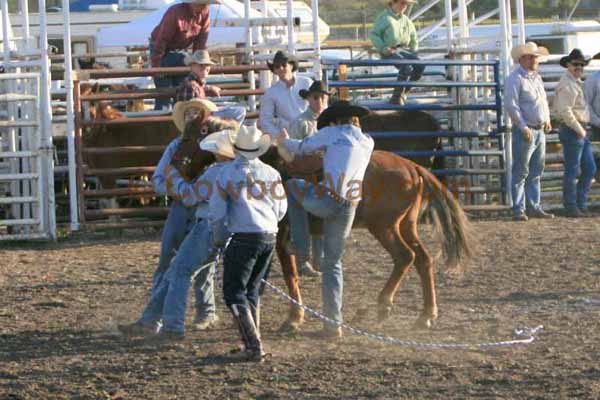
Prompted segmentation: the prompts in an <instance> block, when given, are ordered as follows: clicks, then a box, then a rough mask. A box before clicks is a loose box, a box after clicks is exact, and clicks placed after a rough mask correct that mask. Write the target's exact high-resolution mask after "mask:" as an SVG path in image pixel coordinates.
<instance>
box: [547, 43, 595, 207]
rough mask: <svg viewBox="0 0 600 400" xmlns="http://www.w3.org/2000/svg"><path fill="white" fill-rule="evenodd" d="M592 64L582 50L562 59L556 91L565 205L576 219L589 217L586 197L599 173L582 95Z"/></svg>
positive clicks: (577, 50)
mask: <svg viewBox="0 0 600 400" xmlns="http://www.w3.org/2000/svg"><path fill="white" fill-rule="evenodd" d="M589 62H590V59H589V57H585V56H584V55H583V53H582V52H581V50H579V49H573V50H572V51H571V53H569V55H568V56H565V57H563V58H561V59H560V65H561V66H562V67H564V68H567V71H566V72H565V73H564V75H563V76H562V77H561V78H560V81H559V82H558V86H557V87H556V89H554V107H553V108H554V112H555V114H556V116H557V117H558V119H559V120H560V127H559V131H558V135H559V138H560V143H561V144H562V148H563V155H564V159H565V161H564V163H565V174H564V177H563V204H564V207H565V211H566V215H567V216H569V217H573V218H578V217H584V216H587V215H588V214H589V211H588V209H587V197H588V193H589V191H590V187H591V185H592V180H593V178H594V174H595V173H596V163H595V162H594V155H593V153H592V145H591V143H590V139H589V135H588V123H589V122H590V110H589V107H588V104H587V103H586V100H585V95H584V93H583V82H582V80H581V78H582V77H583V69H584V67H585V66H586V65H588V63H589Z"/></svg>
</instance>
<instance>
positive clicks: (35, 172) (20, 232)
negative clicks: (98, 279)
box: [0, 72, 56, 241]
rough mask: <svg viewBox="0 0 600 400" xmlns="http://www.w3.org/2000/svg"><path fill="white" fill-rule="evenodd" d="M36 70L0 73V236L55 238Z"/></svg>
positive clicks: (49, 153) (49, 159)
mask: <svg viewBox="0 0 600 400" xmlns="http://www.w3.org/2000/svg"><path fill="white" fill-rule="evenodd" d="M40 84H41V79H40V74H39V73H35V72H24V73H7V74H0V134H1V135H0V241H2V240H20V239H54V238H55V237H56V221H55V210H54V208H55V207H54V183H53V182H54V180H53V168H52V166H53V160H52V149H51V148H50V147H48V146H45V145H44V144H45V143H48V140H47V138H45V137H44V135H49V134H50V131H49V130H45V129H43V128H42V127H43V125H44V123H43V121H42V119H43V113H44V111H45V110H44V108H43V107H41V104H40V97H41V96H40Z"/></svg>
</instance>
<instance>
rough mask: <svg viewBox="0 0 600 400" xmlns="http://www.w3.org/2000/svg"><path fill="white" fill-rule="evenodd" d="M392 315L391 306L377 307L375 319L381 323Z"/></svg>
mask: <svg viewBox="0 0 600 400" xmlns="http://www.w3.org/2000/svg"><path fill="white" fill-rule="evenodd" d="M391 315H392V306H379V311H378V313H377V319H378V320H379V322H383V321H385V320H386V319H388V318H389V317H390V316H391Z"/></svg>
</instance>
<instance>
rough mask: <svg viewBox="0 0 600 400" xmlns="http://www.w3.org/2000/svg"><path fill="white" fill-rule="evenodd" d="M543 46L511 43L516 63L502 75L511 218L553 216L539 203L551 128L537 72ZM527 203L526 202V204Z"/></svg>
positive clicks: (523, 219)
mask: <svg viewBox="0 0 600 400" xmlns="http://www.w3.org/2000/svg"><path fill="white" fill-rule="evenodd" d="M547 55H548V50H547V49H546V48H545V47H538V46H537V45H536V44H535V43H533V42H528V43H525V44H522V45H519V46H515V47H514V48H513V49H512V51H511V56H512V58H513V61H514V62H515V64H518V66H517V67H516V68H515V70H514V71H513V72H512V73H511V74H510V75H509V76H508V78H506V82H505V85H504V96H505V102H506V111H507V112H508V115H510V118H511V119H512V124H513V131H512V138H513V140H512V154H513V165H512V182H511V193H512V201H513V213H514V215H513V219H514V220H515V221H527V219H528V216H529V217H533V218H553V217H554V215H552V214H549V213H547V212H545V211H544V210H542V207H541V205H540V199H541V197H540V195H541V180H542V173H543V172H544V162H545V158H546V135H545V134H546V133H547V132H549V131H550V130H551V129H552V126H551V124H550V109H549V107H548V100H547V97H546V91H545V90H544V82H542V77H541V76H540V75H539V74H538V69H539V58H540V56H547ZM526 204H527V205H526Z"/></svg>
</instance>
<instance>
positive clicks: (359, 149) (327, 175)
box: [283, 125, 375, 201]
mask: <svg viewBox="0 0 600 400" xmlns="http://www.w3.org/2000/svg"><path fill="white" fill-rule="evenodd" d="M283 145H284V146H285V147H286V148H287V149H288V150H290V151H291V152H292V153H295V154H306V153H313V152H315V151H319V150H323V151H324V152H325V155H324V156H323V173H324V181H323V182H322V184H323V185H325V186H326V187H327V188H328V189H329V190H331V191H332V192H335V193H336V194H337V195H338V196H340V197H342V198H344V199H346V200H348V201H358V200H360V199H361V198H362V181H363V179H364V177H365V172H366V170H367V166H368V165H369V161H370V160H371V153H373V148H374V146H375V143H374V142H373V139H372V138H371V137H370V136H368V135H365V134H364V133H363V132H362V131H361V130H360V128H358V127H356V126H354V125H337V126H329V127H326V128H323V129H321V130H320V131H318V132H317V133H315V134H314V135H312V136H309V137H307V138H305V139H304V140H302V141H300V140H293V139H286V140H284V141H283Z"/></svg>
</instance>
